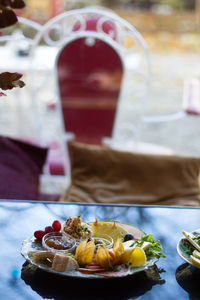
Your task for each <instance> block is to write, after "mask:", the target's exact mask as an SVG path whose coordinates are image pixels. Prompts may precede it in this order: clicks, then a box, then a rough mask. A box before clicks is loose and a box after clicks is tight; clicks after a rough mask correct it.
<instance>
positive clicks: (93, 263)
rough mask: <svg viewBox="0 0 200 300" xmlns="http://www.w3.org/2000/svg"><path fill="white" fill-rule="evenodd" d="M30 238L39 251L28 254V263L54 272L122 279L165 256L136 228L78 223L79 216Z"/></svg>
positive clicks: (148, 237)
mask: <svg viewBox="0 0 200 300" xmlns="http://www.w3.org/2000/svg"><path fill="white" fill-rule="evenodd" d="M34 238H35V240H34V241H33V243H35V242H37V243H38V244H40V243H41V246H42V250H41V249H40V250H37V251H29V253H28V255H29V258H30V259H31V261H33V262H35V263H37V264H39V265H43V266H46V267H48V268H50V269H51V270H53V271H57V272H68V271H76V272H82V273H87V274H98V275H101V276H108V277H112V276H113V274H114V276H115V277H116V276H117V274H119V276H121V275H123V276H124V275H125V274H130V272H132V270H133V269H135V268H139V267H144V266H146V264H147V263H148V261H149V260H151V259H153V258H156V259H157V258H159V257H164V256H165V255H164V254H163V253H162V250H163V249H162V247H161V245H160V243H159V241H157V240H155V239H154V238H153V236H152V235H145V234H144V232H143V231H141V230H140V229H138V228H137V227H134V226H132V225H127V224H124V223H120V222H117V221H98V220H95V221H94V222H93V223H88V222H82V219H81V216H78V217H69V218H68V219H67V220H66V221H65V222H64V224H62V225H61V223H60V221H59V220H55V221H54V222H53V223H52V225H51V226H46V227H45V229H44V230H37V231H35V232H34Z"/></svg>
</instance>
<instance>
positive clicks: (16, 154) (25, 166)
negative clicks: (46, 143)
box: [0, 136, 47, 200]
mask: <svg viewBox="0 0 200 300" xmlns="http://www.w3.org/2000/svg"><path fill="white" fill-rule="evenodd" d="M46 155H47V149H46V148H41V147H38V146H35V145H32V144H29V143H26V142H21V141H18V140H14V139H11V138H7V137H2V136H1V137H0V198H2V199H16V200H19V199H21V200H37V199H38V197H39V175H40V174H41V173H42V168H43V165H44V163H45V160H46Z"/></svg>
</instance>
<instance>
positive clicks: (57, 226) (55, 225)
mask: <svg viewBox="0 0 200 300" xmlns="http://www.w3.org/2000/svg"><path fill="white" fill-rule="evenodd" d="M52 227H53V229H54V230H55V231H60V229H61V223H60V221H58V220H55V221H54V222H53V224H52Z"/></svg>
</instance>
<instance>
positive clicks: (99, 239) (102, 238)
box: [93, 233, 114, 249]
mask: <svg viewBox="0 0 200 300" xmlns="http://www.w3.org/2000/svg"><path fill="white" fill-rule="evenodd" d="M93 240H94V241H95V244H96V245H97V244H99V245H101V244H103V245H105V246H106V248H108V249H110V248H112V247H113V244H114V242H113V238H112V237H111V236H110V235H108V234H103V233H102V234H98V236H93Z"/></svg>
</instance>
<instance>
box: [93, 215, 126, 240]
mask: <svg viewBox="0 0 200 300" xmlns="http://www.w3.org/2000/svg"><path fill="white" fill-rule="evenodd" d="M92 231H93V237H98V236H99V235H100V236H101V235H102V234H107V235H108V236H110V237H111V238H112V239H113V241H114V243H115V242H116V241H117V239H118V238H120V239H121V240H122V239H123V237H124V236H125V235H126V234H127V233H128V232H127V231H126V230H125V229H124V228H122V227H121V226H119V224H118V223H116V222H107V221H97V220H96V221H95V222H93V223H92Z"/></svg>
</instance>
